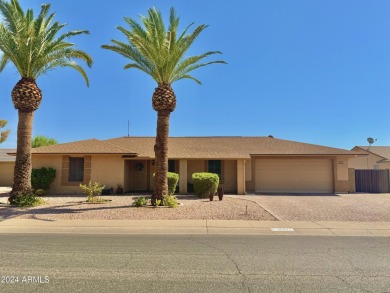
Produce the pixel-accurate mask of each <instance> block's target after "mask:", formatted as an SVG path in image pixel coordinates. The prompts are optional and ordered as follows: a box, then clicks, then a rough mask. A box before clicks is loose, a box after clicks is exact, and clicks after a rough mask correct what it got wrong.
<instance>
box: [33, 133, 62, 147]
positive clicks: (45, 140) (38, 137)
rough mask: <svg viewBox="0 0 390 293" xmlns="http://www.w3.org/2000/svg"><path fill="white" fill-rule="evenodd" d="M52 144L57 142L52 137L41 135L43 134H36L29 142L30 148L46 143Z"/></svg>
mask: <svg viewBox="0 0 390 293" xmlns="http://www.w3.org/2000/svg"><path fill="white" fill-rule="evenodd" d="M53 144H58V141H57V140H56V139H54V138H51V137H47V136H43V135H36V136H34V138H33V139H32V142H31V147H32V148H37V147H41V146H46V145H53Z"/></svg>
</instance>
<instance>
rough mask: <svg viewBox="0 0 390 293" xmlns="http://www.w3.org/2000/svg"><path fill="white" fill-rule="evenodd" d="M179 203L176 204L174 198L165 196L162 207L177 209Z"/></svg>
mask: <svg viewBox="0 0 390 293" xmlns="http://www.w3.org/2000/svg"><path fill="white" fill-rule="evenodd" d="M178 205H179V203H178V202H177V198H176V196H173V195H167V196H164V198H163V206H166V207H170V208H174V207H177V206H178Z"/></svg>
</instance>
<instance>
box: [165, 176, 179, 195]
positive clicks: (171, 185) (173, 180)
mask: <svg viewBox="0 0 390 293" xmlns="http://www.w3.org/2000/svg"><path fill="white" fill-rule="evenodd" d="M178 182H179V174H177V173H173V172H168V195H173V194H174V193H175V191H176V186H177V183H178Z"/></svg>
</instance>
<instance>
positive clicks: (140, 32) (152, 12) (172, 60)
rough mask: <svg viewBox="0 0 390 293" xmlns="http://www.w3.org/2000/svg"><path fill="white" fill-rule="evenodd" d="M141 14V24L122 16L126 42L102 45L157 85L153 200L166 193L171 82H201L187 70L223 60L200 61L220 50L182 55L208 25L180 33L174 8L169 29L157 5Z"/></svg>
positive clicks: (172, 105) (173, 102) (172, 102)
mask: <svg viewBox="0 0 390 293" xmlns="http://www.w3.org/2000/svg"><path fill="white" fill-rule="evenodd" d="M140 18H141V21H142V24H143V26H142V25H141V24H139V23H137V21H136V20H134V19H132V18H128V17H125V18H124V20H125V22H126V23H127V24H128V25H129V26H130V30H127V29H125V28H123V27H121V26H118V27H117V29H118V30H120V31H121V32H122V33H123V34H124V35H125V37H126V38H127V43H124V42H120V41H117V40H111V42H112V43H113V45H103V46H102V48H104V49H109V50H112V51H114V52H117V53H119V54H121V55H122V56H124V57H126V58H129V59H130V60H131V61H133V62H132V63H129V64H127V65H125V67H124V68H125V69H129V68H135V69H139V70H141V71H143V72H145V73H146V74H148V75H150V76H151V77H152V78H153V79H154V80H155V81H156V82H157V88H156V89H155V91H154V93H153V97H152V105H153V109H154V110H155V111H157V134H156V142H155V145H154V152H155V161H156V171H155V177H154V183H155V184H154V192H153V196H152V203H153V204H154V203H155V200H156V199H162V198H163V196H165V195H167V194H168V183H167V172H168V133H169V118H170V113H171V112H173V111H174V110H175V107H176V96H175V93H174V91H173V89H172V87H171V85H172V83H173V82H175V81H178V80H180V79H185V78H188V79H192V80H194V81H196V82H197V83H198V84H200V83H201V82H200V81H199V80H198V79H196V78H195V77H193V76H192V75H190V74H189V73H190V72H191V71H193V70H195V69H197V68H199V67H203V66H206V65H209V64H213V63H226V62H224V61H211V62H206V63H200V61H201V60H203V59H204V58H206V57H208V56H209V55H213V54H221V52H219V51H209V52H206V53H204V54H201V55H198V56H192V57H185V53H186V52H187V50H188V49H189V48H190V47H191V45H192V44H193V42H194V41H195V39H196V38H197V37H198V36H199V34H200V33H201V32H202V31H203V30H204V29H205V28H206V27H207V26H206V25H200V26H198V27H197V28H195V30H194V31H193V32H192V33H189V34H187V32H188V29H189V28H190V27H191V25H192V24H191V25H189V26H188V27H187V28H186V29H185V30H184V31H183V32H182V33H181V34H178V26H179V18H178V17H176V14H175V10H174V8H171V11H170V17H169V28H168V30H166V29H165V25H164V21H163V18H162V16H161V13H160V11H158V10H157V9H156V8H151V9H149V10H148V15H147V16H141V17H140Z"/></svg>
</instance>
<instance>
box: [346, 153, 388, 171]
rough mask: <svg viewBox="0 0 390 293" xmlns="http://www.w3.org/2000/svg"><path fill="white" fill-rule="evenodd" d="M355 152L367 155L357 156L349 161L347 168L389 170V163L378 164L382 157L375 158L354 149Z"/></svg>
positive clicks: (375, 156) (372, 155) (370, 154)
mask: <svg viewBox="0 0 390 293" xmlns="http://www.w3.org/2000/svg"><path fill="white" fill-rule="evenodd" d="M353 150H354V151H356V152H360V153H362V154H367V156H358V157H354V158H351V159H349V161H348V167H349V168H353V169H363V170H364V169H389V168H390V163H378V161H381V160H383V158H382V157H380V156H377V155H375V154H372V153H369V152H366V151H364V150H362V149H361V148H354V149H353Z"/></svg>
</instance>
